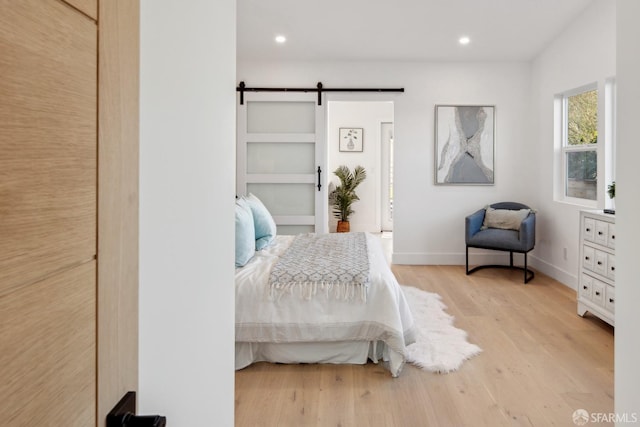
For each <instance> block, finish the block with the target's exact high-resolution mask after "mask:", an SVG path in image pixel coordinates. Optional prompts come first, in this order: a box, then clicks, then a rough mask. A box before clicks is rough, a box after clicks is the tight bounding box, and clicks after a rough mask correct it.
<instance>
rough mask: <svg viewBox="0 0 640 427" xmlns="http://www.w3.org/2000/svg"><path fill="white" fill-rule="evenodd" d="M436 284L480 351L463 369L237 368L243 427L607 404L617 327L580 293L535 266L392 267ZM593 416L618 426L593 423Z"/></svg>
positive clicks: (458, 419) (563, 414) (469, 416)
mask: <svg viewBox="0 0 640 427" xmlns="http://www.w3.org/2000/svg"><path fill="white" fill-rule="evenodd" d="M392 269H393V272H394V273H395V275H396V277H397V278H398V281H399V282H400V283H401V284H404V285H411V286H415V287H418V288H421V289H424V290H427V291H430V292H436V293H438V294H440V295H441V296H442V298H443V301H444V303H445V304H446V305H447V306H448V309H447V312H448V313H450V314H452V315H453V316H455V318H456V322H455V325H456V326H457V327H459V328H462V329H464V330H466V331H467V332H468V334H469V340H470V341H471V342H473V343H475V344H477V345H479V346H480V347H481V348H482V349H483V352H482V353H481V354H480V355H479V356H476V357H475V358H473V359H471V360H469V361H467V362H465V363H464V364H463V366H462V367H461V369H460V370H458V371H456V372H453V373H449V374H444V375H443V374H434V373H430V372H427V371H423V370H420V369H418V368H416V367H414V366H412V365H406V366H405V368H404V370H403V371H402V374H401V375H400V377H399V378H392V377H391V376H390V374H389V372H388V371H386V370H385V369H383V368H382V367H381V366H378V365H375V364H372V363H369V364H367V365H362V366H360V365H339V366H337V365H273V364H268V363H258V364H255V365H252V366H249V367H248V368H245V369H243V370H241V371H237V372H236V375H235V379H236V389H235V402H236V403H235V406H236V409H235V416H236V425H237V426H278V427H281V426H343V427H346V426H385V427H386V426H397V427H413V426H445V427H450V426H492V427H493V426H545V427H546V426H573V425H575V424H574V423H573V421H572V414H573V412H574V411H575V410H577V409H585V410H587V411H588V412H589V413H595V412H602V413H611V412H613V411H614V405H613V389H614V386H613V347H614V346H613V339H614V329H613V328H612V327H610V326H609V325H607V324H606V323H604V322H602V321H600V320H599V319H597V318H595V317H592V316H589V315H587V317H585V318H581V317H579V316H578V315H577V314H576V296H575V292H574V291H573V290H571V289H569V288H567V287H565V286H563V285H562V284H560V283H558V282H556V281H554V280H552V279H550V278H549V277H547V276H544V275H543V274H540V273H537V274H536V277H535V279H534V280H533V281H531V282H530V283H528V284H527V285H523V284H522V275H521V272H519V271H513V272H512V271H509V270H498V269H487V270H481V271H478V272H476V273H474V274H473V275H471V276H466V275H465V272H464V267H463V266H393V267H392ZM589 425H590V426H594V425H612V424H597V423H589Z"/></svg>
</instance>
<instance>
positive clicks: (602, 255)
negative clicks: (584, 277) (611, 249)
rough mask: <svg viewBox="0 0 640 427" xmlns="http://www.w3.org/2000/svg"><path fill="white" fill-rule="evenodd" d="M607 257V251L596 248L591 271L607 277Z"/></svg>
mask: <svg viewBox="0 0 640 427" xmlns="http://www.w3.org/2000/svg"><path fill="white" fill-rule="evenodd" d="M608 259H609V254H608V253H606V252H602V251H600V250H598V249H596V250H595V258H594V265H593V271H595V272H596V273H598V274H599V275H601V276H605V277H607V273H608V270H609V269H608V268H607V264H608V262H607V261H608Z"/></svg>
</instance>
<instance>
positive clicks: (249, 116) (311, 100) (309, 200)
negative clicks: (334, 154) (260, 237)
mask: <svg viewBox="0 0 640 427" xmlns="http://www.w3.org/2000/svg"><path fill="white" fill-rule="evenodd" d="M317 101H318V96H317V93H274V92H245V94H244V103H243V104H238V118H237V126H238V131H237V159H236V163H237V164H236V171H237V172H236V191H237V193H238V196H240V195H244V194H249V193H253V194H254V195H256V196H257V197H258V198H259V199H260V200H262V202H263V203H264V204H265V206H266V207H267V209H269V212H271V215H273V217H274V219H275V221H276V224H277V226H278V234H298V233H308V232H316V233H326V232H327V211H328V201H327V196H328V195H327V191H326V185H325V183H326V182H327V180H326V173H327V171H326V170H325V169H326V161H325V159H326V148H325V146H326V144H325V126H326V125H325V109H324V108H323V106H319V105H318V104H317ZM318 168H319V169H318ZM318 170H320V173H318ZM318 185H320V186H318Z"/></svg>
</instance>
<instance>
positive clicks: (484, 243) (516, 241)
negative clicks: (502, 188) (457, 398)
mask: <svg viewBox="0 0 640 427" xmlns="http://www.w3.org/2000/svg"><path fill="white" fill-rule="evenodd" d="M490 207H491V208H493V209H508V210H520V209H530V208H529V207H528V206H526V205H523V204H522V203H516V202H501V203H494V204H492V205H490ZM485 212H486V210H485V209H480V210H478V211H477V212H475V213H473V214H471V215H469V216H467V217H466V218H465V243H466V271H467V275H469V274H471V273H473V272H475V271H477V270H480V269H482V268H490V267H491V268H512V269H513V268H516V269H519V270H523V271H524V283H525V284H526V283H528V282H529V281H530V280H531V279H533V277H534V272H533V271H532V270H530V269H528V268H527V253H528V252H529V251H531V250H532V249H533V248H534V246H535V244H536V215H535V213H534V212H533V211H530V212H529V214H528V216H526V218H524V219H523V220H522V222H521V223H520V229H519V230H511V229H502V228H484V229H483V223H484V219H485ZM525 215H526V213H525ZM469 248H482V249H492V250H497V251H508V252H509V260H510V262H509V265H508V266H507V265H479V266H476V267H474V268H473V269H471V270H469ZM514 252H517V253H522V254H524V267H517V266H514V265H513V253H514Z"/></svg>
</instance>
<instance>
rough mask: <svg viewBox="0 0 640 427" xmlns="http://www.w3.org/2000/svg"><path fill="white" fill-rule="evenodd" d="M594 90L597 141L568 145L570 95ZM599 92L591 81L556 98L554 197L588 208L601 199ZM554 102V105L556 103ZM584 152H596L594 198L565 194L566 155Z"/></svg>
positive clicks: (567, 181)
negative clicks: (557, 155) (557, 157)
mask: <svg viewBox="0 0 640 427" xmlns="http://www.w3.org/2000/svg"><path fill="white" fill-rule="evenodd" d="M591 91H596V93H597V95H598V106H597V109H598V111H597V114H598V142H597V143H595V144H581V145H569V143H568V139H569V135H568V134H569V132H568V129H569V98H570V97H572V96H576V95H580V94H582V93H585V92H591ZM601 98H602V97H601V93H600V90H599V88H598V84H597V83H592V84H589V85H585V86H581V87H578V88H575V89H572V90H568V91H565V92H563V93H561V94H559V95H558V96H557V97H556V99H557V101H559V102H558V104H559V108H560V114H559V116H560V117H559V118H560V120H559V123H558V124H557V125H558V127H559V129H558V131H559V132H558V133H559V137H560V144H559V145H560V147H559V148H560V150H559V151H560V171H561V172H560V175H561V176H560V177H559V178H560V179H559V180H558V181H559V182H558V183H557V184H558V191H557V192H556V196H557V197H556V199H559V200H561V201H564V202H567V203H571V204H575V205H581V206H585V207H589V208H596V207H597V206H598V201H599V200H600V199H601V189H600V187H601V185H602V183H601V182H600V180H599V179H598V178H599V177H600V176H601V174H600V171H601V170H602V169H601V167H602V165H601V154H604V153H603V151H602V150H601V146H602V136H601V135H602V132H601V129H600V128H601V125H600V124H601V123H602V119H601V117H602V115H601V112H602V110H603V109H602V105H601V104H602V103H601ZM558 104H556V105H558ZM585 152H594V153H595V154H596V159H597V160H596V161H597V172H596V179H597V183H596V198H595V199H585V198H581V197H572V196H569V195H568V194H567V190H568V185H569V175H568V174H569V171H568V156H569V153H585Z"/></svg>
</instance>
